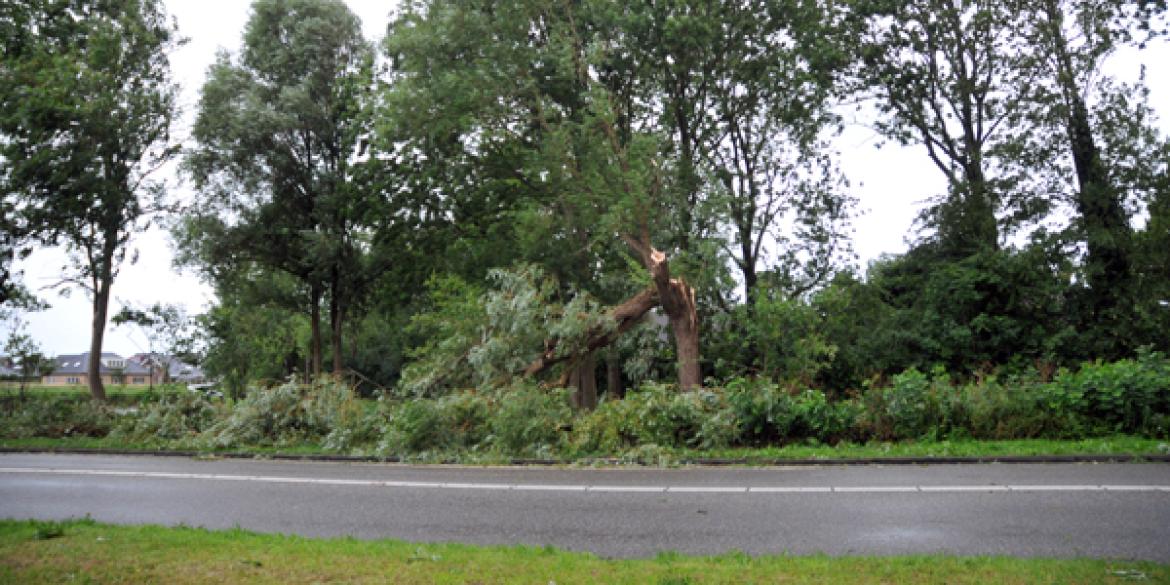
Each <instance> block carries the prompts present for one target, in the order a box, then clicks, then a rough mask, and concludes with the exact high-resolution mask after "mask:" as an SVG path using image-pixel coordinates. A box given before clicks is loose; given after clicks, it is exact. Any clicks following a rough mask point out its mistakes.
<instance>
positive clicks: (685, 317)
mask: <svg viewBox="0 0 1170 585" xmlns="http://www.w3.org/2000/svg"><path fill="white" fill-rule="evenodd" d="M649 250H650V253H649V254H648V255H647V258H646V263H647V267H648V268H649V269H650V276H651V277H652V278H653V279H654V286H655V288H656V289H657V290H658V298H659V299H661V302H662V309H663V310H664V311H665V312H666V316H667V318H669V319H670V329H671V331H672V332H673V333H674V346H675V353H677V354H678V387H679V389H681V390H682V391H684V392H689V391H691V390H695V389H698V388H699V387H700V386H702V383H703V378H702V371H701V370H700V369H699V312H698V309H697V308H696V307H695V290H694V289H692V288H691V286H690V285H688V284H687V283H686V281H684V280H683V279H681V278H671V277H670V264H669V263H668V262H667V260H666V254H664V253H663V252H661V251H659V250H655V249H653V248H650V249H649Z"/></svg>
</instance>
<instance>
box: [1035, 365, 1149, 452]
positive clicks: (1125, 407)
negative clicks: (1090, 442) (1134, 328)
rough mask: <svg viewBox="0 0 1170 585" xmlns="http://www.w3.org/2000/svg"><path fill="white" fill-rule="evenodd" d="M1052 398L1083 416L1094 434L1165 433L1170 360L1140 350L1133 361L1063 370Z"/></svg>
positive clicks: (1057, 403)
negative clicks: (1092, 428)
mask: <svg viewBox="0 0 1170 585" xmlns="http://www.w3.org/2000/svg"><path fill="white" fill-rule="evenodd" d="M1051 400H1053V404H1054V405H1059V407H1061V408H1064V409H1069V410H1071V411H1073V412H1076V413H1077V414H1079V415H1081V416H1083V417H1084V418H1085V419H1086V421H1088V423H1089V424H1091V425H1093V426H1094V427H1095V431H1096V432H1127V433H1141V434H1146V435H1152V436H1167V433H1168V432H1170V428H1168V427H1167V423H1168V422H1170V418H1168V417H1170V360H1167V359H1166V357H1165V356H1163V355H1162V354H1159V353H1154V352H1148V351H1143V352H1142V353H1141V354H1140V355H1139V356H1138V359H1136V360H1120V361H1117V362H1112V363H1102V362H1093V363H1089V364H1085V365H1083V366H1082V367H1081V368H1080V369H1079V370H1077V371H1075V372H1072V371H1068V370H1062V371H1061V372H1060V373H1059V374H1057V376H1056V379H1055V380H1054V381H1053V383H1052V393H1051Z"/></svg>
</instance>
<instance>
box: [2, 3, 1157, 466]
mask: <svg viewBox="0 0 1170 585" xmlns="http://www.w3.org/2000/svg"><path fill="white" fill-rule="evenodd" d="M77 3H78V9H77V10H70V11H62V10H60V9H59V8H60V7H59V6H58V4H59V2H56V1H50V0H29V1H28V2H25V3H24V4H21V6H20V7H19V9H14V10H7V11H0V31H2V32H4V33H5V34H0V45H2V46H0V50H2V51H3V54H4V55H5V59H6V60H5V62H4V67H2V68H0V103H2V104H3V105H4V107H3V109H0V211H2V213H0V318H3V319H2V320H15V321H16V322H17V324H16V325H13V326H11V327H9V329H11V330H12V332H11V335H10V336H9V340H8V341H7V342H6V343H5V345H4V347H5V349H4V350H3V351H4V353H5V354H6V355H5V357H6V358H10V359H7V360H6V362H11V363H5V365H4V367H5V371H6V372H8V373H7V374H5V375H6V376H9V377H15V379H17V380H33V379H36V377H37V376H38V375H43V374H44V372H43V371H42V366H45V365H46V364H48V365H47V366H46V367H48V368H49V369H50V370H51V368H52V360H50V359H49V358H48V356H46V355H45V354H44V352H42V351H40V349H39V348H38V347H37V346H36V344H35V343H34V340H32V339H31V338H30V337H29V335H28V334H27V333H23V332H22V327H23V325H20V319H21V317H20V315H21V314H22V313H23V312H28V311H35V310H38V309H40V308H42V304H43V303H41V302H40V301H38V300H37V299H36V298H35V295H34V294H33V293H32V292H31V291H29V290H28V288H27V287H26V286H24V284H23V282H22V280H21V275H20V273H19V269H18V268H19V264H18V263H17V261H18V259H21V258H25V257H26V256H27V255H28V254H31V252H32V250H34V249H35V248H37V247H38V246H52V245H63V246H65V247H66V248H67V249H68V250H69V251H70V252H72V253H71V254H70V255H69V257H70V258H71V259H72V260H71V266H70V267H69V268H68V269H67V270H65V271H64V272H63V273H62V277H61V280H60V283H59V285H60V286H61V287H63V288H82V289H84V290H86V291H87V292H88V294H89V298H90V299H91V300H92V301H93V315H94V318H93V319H92V321H91V322H90V323H91V326H92V334H91V336H90V340H89V341H90V348H91V350H90V360H89V361H90V363H89V364H88V376H87V380H88V382H89V388H88V391H89V394H90V396H92V398H93V401H92V402H90V401H84V400H78V399H77V397H76V396H74V395H73V394H71V393H69V392H64V393H60V394H58V393H57V390H55V389H54V390H45V389H39V390H35V391H30V392H18V395H17V396H16V397H0V400H2V401H3V405H2V406H3V408H2V409H0V410H2V412H0V422H2V423H3V428H2V429H0V435H2V437H3V439H4V440H11V441H26V442H27V441H45V440H60V441H66V442H68V441H73V442H76V441H95V442H98V443H100V444H102V445H109V446H137V447H146V448H158V449H191V450H199V451H226V450H241V449H242V450H262V451H271V450H300V451H323V452H330V453H361V454H370V455H374V456H382V457H397V458H402V459H407V460H426V461H431V460H459V461H476V460H499V459H507V458H513V457H520V458H536V459H549V460H558V461H561V460H581V459H588V458H596V457H603V458H617V459H619V460H637V461H648V462H655V461H658V462H661V461H667V460H676V459H677V458H678V457H680V456H691V455H692V454H725V453H771V452H774V451H773V450H777V449H779V450H787V451H785V452H797V450H799V449H834V448H835V449H839V451H838V452H840V453H846V452H855V451H850V450H851V449H861V450H863V452H869V451H864V450H867V449H877V450H887V449H888V450H889V451H892V452H899V450H905V449H911V450H913V449H920V448H923V449H926V450H927V451H928V452H950V451H952V450H958V451H964V452H967V453H975V452H978V451H980V449H982V447H979V445H984V444H986V445H991V444H992V443H983V442H985V441H999V442H998V443H994V444H995V445H997V447H995V448H996V449H1011V448H1014V447H1005V445H1021V444H1020V443H1013V442H1012V441H1032V442H1031V443H1027V445H1028V446H1026V447H1024V446H1021V447H1019V448H1020V449H1021V450H1034V449H1042V448H1051V449H1052V450H1056V451H1060V452H1067V449H1068V447H1067V445H1069V444H1079V445H1084V443H1043V441H1056V442H1066V441H1073V442H1076V441H1084V440H1094V441H1095V440H1097V439H1100V438H1109V439H1108V440H1107V441H1106V442H1105V443H1101V442H1094V443H1091V444H1092V445H1098V446H1101V445H1117V444H1121V443H1125V444H1126V445H1129V446H1132V445H1142V446H1143V448H1142V451H1143V453H1145V454H1150V453H1151V451H1154V452H1157V450H1158V449H1160V445H1161V443H1160V442H1158V443H1143V442H1142V441H1162V440H1165V439H1166V438H1167V437H1168V435H1170V371H1168V370H1170V366H1168V362H1167V359H1166V357H1165V356H1166V354H1167V352H1170V264H1168V259H1170V255H1168V254H1167V253H1166V250H1167V249H1168V245H1170V162H1168V161H1170V140H1167V138H1166V136H1165V133H1164V132H1163V130H1162V128H1164V126H1162V125H1160V124H1161V122H1160V121H1159V120H1158V113H1159V112H1157V111H1156V110H1155V104H1152V103H1151V96H1150V93H1149V90H1148V89H1147V88H1146V87H1145V84H1144V79H1142V78H1140V77H1139V78H1137V79H1133V80H1126V79H1120V78H1115V77H1114V76H1112V75H1111V71H1113V69H1112V68H1111V67H1110V62H1109V58H1110V57H1111V56H1113V55H1115V54H1120V53H1122V52H1126V51H1133V52H1135V53H1139V54H1140V51H1141V50H1142V48H1143V47H1146V46H1147V45H1149V44H1150V43H1153V42H1155V41H1156V42H1162V41H1163V40H1164V39H1161V38H1157V37H1160V36H1161V35H1162V34H1163V33H1165V31H1166V17H1167V6H1166V3H1165V2H1145V1H1143V2H1073V1H1070V0H1049V1H1046V2H1023V3H988V2H970V1H964V2H943V1H941V0H908V1H905V2H893V3H891V2H885V1H883V0H851V1H849V2H827V3H826V2H820V3H818V2H812V3H808V2H794V1H793V0H761V1H754V2H724V3H715V4H712V3H711V2H707V1H705V0H679V1H678V2H671V3H653V2H651V3H614V2H604V1H602V2H574V3H569V4H565V3H562V2H555V1H553V0H515V1H513V2H507V3H502V4H501V3H487V4H481V3H467V2H455V1H451V0H420V1H418V2H410V3H403V5H402V6H400V7H399V8H398V9H396V10H395V11H394V12H393V13H391V14H390V15H389V16H388V18H387V22H386V23H384V24H386V25H387V26H385V27H378V28H380V29H381V30H385V31H386V34H385V36H384V37H383V38H381V39H379V40H378V41H376V42H375V41H372V40H370V39H367V38H365V37H364V32H363V31H364V30H366V28H365V27H363V26H362V22H361V21H360V19H359V18H358V17H357V16H356V15H355V14H354V13H353V12H352V11H351V10H350V8H349V6H348V5H347V4H346V3H344V2H341V1H339V0H281V1H276V0H256V1H255V2H253V3H252V5H251V10H250V12H249V16H248V18H249V21H248V23H247V25H246V27H245V29H244V31H243V34H242V35H241V37H240V39H239V40H240V42H239V44H238V46H237V47H235V50H234V51H221V52H219V53H218V54H217V56H216V57H215V61H214V64H213V65H212V66H211V67H209V68H208V69H207V74H206V77H205V78H204V79H203V83H202V86H201V88H200V90H201V91H200V92H199V98H198V103H197V105H196V107H195V111H194V122H193V124H192V126H191V131H190V133H189V137H190V139H189V140H187V141H186V142H185V143H182V144H180V143H176V142H175V139H174V133H173V132H171V124H172V122H173V121H174V119H175V116H176V110H175V105H176V103H177V102H179V101H181V100H179V99H178V97H179V92H180V89H179V88H178V86H177V85H176V84H175V82H174V80H173V78H172V75H171V71H170V68H169V56H170V55H171V53H172V51H174V50H175V49H176V48H177V47H178V46H179V45H181V44H182V43H181V42H180V39H181V38H182V34H180V31H179V30H177V27H178V26H180V24H181V23H176V22H174V21H172V20H171V19H169V18H168V17H167V15H166V13H165V8H166V7H165V5H164V4H163V3H162V2H161V0H120V1H118V2H96V1H94V0H78V2H77ZM306 23H309V24H306ZM9 33H10V34H9ZM130 33H133V34H130ZM114 51H116V52H117V54H119V55H123V56H124V57H125V58H124V59H119V60H111V59H106V58H104V55H106V54H107V53H110V52H114ZM111 54H112V53H111ZM114 64H121V65H120V66H118V67H112V65H114ZM844 104H856V105H857V108H856V110H855V112H854V113H851V114H850V117H849V118H844V117H843V116H844V114H843V112H845V111H847V110H849V111H852V110H853V109H852V108H843V105H844ZM1163 113H1164V112H1163ZM111 121H114V122H111ZM853 126H865V127H868V128H871V129H872V135H871V136H869V137H868V138H867V139H866V140H867V141H869V140H873V141H874V142H875V145H877V146H881V145H882V144H887V143H889V144H900V145H915V146H919V147H921V148H919V149H917V151H916V152H918V155H919V156H920V157H921V159H920V161H919V162H920V163H921V165H920V167H915V168H914V169H909V168H907V169H891V170H890V172H891V173H904V174H910V173H918V172H919V170H920V168H926V169H928V172H931V173H934V172H935V171H937V174H936V175H935V178H936V180H937V183H936V184H935V185H934V187H933V188H932V189H933V191H934V192H933V193H922V194H921V195H922V197H924V198H925V202H924V203H923V204H922V205H921V208H920V209H918V210H917V211H918V214H917V221H916V223H915V225H914V228H913V230H912V231H911V232H910V233H908V234H906V235H907V246H908V249H907V250H906V251H905V252H904V253H899V254H893V255H885V256H881V257H878V258H875V259H873V260H872V261H871V262H870V263H868V265H865V266H862V265H860V263H859V262H858V261H857V257H856V254H855V250H854V245H855V242H854V240H853V238H852V236H851V234H852V232H853V230H854V225H853V222H854V220H855V219H856V218H857V217H858V213H859V209H858V208H859V202H858V200H857V199H858V198H857V195H858V193H857V192H856V191H855V190H854V189H853V187H852V186H851V185H850V182H849V180H848V177H846V176H845V170H844V169H843V168H842V167H843V161H841V160H839V158H840V157H839V156H838V153H837V152H835V150H834V147H833V145H834V140H835V139H836V137H837V136H838V135H839V134H841V133H842V132H846V131H847V130H846V128H849V127H853ZM290 137H295V139H290ZM119 149H122V150H119ZM95 160H101V161H104V162H103V165H98V166H95V165H94V164H93V161H95ZM168 161H173V162H177V163H179V164H177V165H175V167H176V168H178V169H180V170H179V172H180V173H181V174H182V176H183V177H182V178H184V179H187V180H188V184H189V185H190V186H191V187H192V196H191V197H190V198H189V200H188V201H184V202H183V203H184V204H183V205H178V204H177V201H175V200H174V199H173V198H171V197H170V196H169V194H168V193H167V190H166V185H168V184H174V181H170V180H166V179H167V178H164V177H162V176H161V175H160V176H158V177H152V176H151V175H152V172H153V170H154V169H158V168H167V169H169V168H171V167H170V166H168V165H166V164H165V163H167V162H168ZM50 171H51V172H50ZM46 193H52V194H54V196H51V197H50V196H46V195H45V194H46ZM149 225H162V226H165V227H166V228H168V229H169V231H170V233H171V235H172V236H173V239H174V242H175V252H176V259H175V260H176V264H177V265H178V266H180V267H182V268H184V269H186V270H190V271H193V272H195V273H197V274H198V275H199V276H200V277H201V278H202V279H203V280H204V281H206V282H207V283H208V284H209V285H210V286H212V287H213V288H214V291H215V295H214V297H215V300H214V302H213V303H212V304H211V306H209V307H208V308H207V310H206V312H205V313H203V314H201V315H197V316H192V315H188V314H187V313H186V311H185V310H182V309H181V308H177V307H167V306H163V305H160V304H153V305H150V306H144V307H140V308H134V307H125V308H124V310H123V311H120V312H118V313H117V314H115V315H110V313H111V311H110V307H109V304H110V299H111V294H112V292H111V291H112V290H114V289H113V288H112V287H113V286H114V284H115V277H116V275H117V274H118V270H119V267H120V266H122V263H123V262H125V261H133V259H134V257H135V254H134V253H133V249H134V246H133V245H132V243H131V242H132V240H133V239H134V237H135V236H136V235H137V234H138V233H140V232H141V231H142V230H144V229H146V227H147V226H149ZM111 318H112V320H113V322H114V323H120V324H124V325H134V326H137V327H139V328H141V329H142V332H143V333H144V334H145V335H146V336H147V338H148V340H149V345H150V349H151V352H152V353H153V352H154V350H156V349H158V350H163V352H164V353H166V354H167V355H179V354H182V355H184V356H193V357H197V358H198V359H197V360H196V361H198V362H199V365H200V366H201V368H202V370H203V371H204V372H206V373H207V375H208V376H209V377H210V378H211V379H213V380H215V381H217V383H218V384H219V389H220V391H222V392H223V394H224V395H225V396H224V397H222V398H220V397H215V398H213V399H209V398H208V397H205V396H200V395H196V394H190V393H186V392H147V393H145V394H142V395H139V396H126V395H114V394H111V393H108V392H107V391H106V388H105V387H104V385H103V383H102V382H101V380H102V377H101V376H100V375H99V374H100V373H101V372H100V369H101V363H100V362H101V360H100V359H99V358H100V356H101V352H102V335H103V334H104V331H105V325H106V322H107V321H108V320H110V319H111ZM107 379H108V377H107ZM330 380H333V381H330ZM343 380H344V381H345V382H342V381H343ZM26 394H27V396H25V395H26ZM1118 437H1121V438H1118ZM1037 441H1041V442H1037ZM25 444H28V443H25ZM908 445H914V446H913V447H909V446H908ZM1038 445H1050V446H1051V447H1038ZM1061 445H1064V446H1061ZM920 446H928V447H920ZM988 448H990V447H988ZM1085 448H1086V449H1098V447H1089V446H1086V447H1085ZM1100 448H1101V449H1104V450H1106V451H1108V450H1110V449H1112V447H1100ZM1126 448H1128V447H1126ZM680 454H683V455H680ZM744 456H745V457H748V458H751V457H752V456H749V455H744Z"/></svg>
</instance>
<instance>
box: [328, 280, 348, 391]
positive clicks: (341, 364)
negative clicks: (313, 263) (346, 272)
mask: <svg viewBox="0 0 1170 585" xmlns="http://www.w3.org/2000/svg"><path fill="white" fill-rule="evenodd" d="M336 272H337V271H336V269H334V275H333V293H332V294H330V295H329V326H330V329H331V330H332V332H333V333H332V338H331V339H330V342H331V345H332V348H333V377H334V378H335V379H337V380H341V377H342V373H343V371H344V370H345V357H344V355H343V354H342V344H341V341H342V339H341V335H342V325H343V324H344V321H343V316H344V315H343V313H342V311H341V300H340V299H339V298H338V297H339V296H340V295H339V294H338V289H339V288H340V287H339V286H338V284H337V273H336Z"/></svg>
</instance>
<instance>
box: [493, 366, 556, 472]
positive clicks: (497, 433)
mask: <svg viewBox="0 0 1170 585" xmlns="http://www.w3.org/2000/svg"><path fill="white" fill-rule="evenodd" d="M572 421H573V410H572V409H571V408H570V407H569V393H568V392H567V391H566V390H563V389H559V390H544V389H541V388H538V387H536V386H533V385H530V384H524V383H520V384H516V385H514V386H512V387H510V388H508V389H507V390H505V391H501V393H500V396H499V407H498V410H497V411H496V412H495V413H494V414H493V416H492V418H491V421H490V428H491V438H490V442H491V444H492V446H493V447H495V448H496V449H497V450H499V451H500V452H502V453H508V454H512V455H518V456H536V457H550V456H552V455H553V454H554V453H556V452H557V451H559V450H560V449H561V447H562V446H563V445H564V444H565V442H566V436H565V435H566V430H567V429H569V428H570V426H571V425H572Z"/></svg>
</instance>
